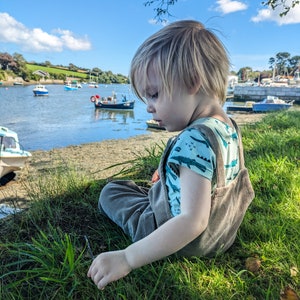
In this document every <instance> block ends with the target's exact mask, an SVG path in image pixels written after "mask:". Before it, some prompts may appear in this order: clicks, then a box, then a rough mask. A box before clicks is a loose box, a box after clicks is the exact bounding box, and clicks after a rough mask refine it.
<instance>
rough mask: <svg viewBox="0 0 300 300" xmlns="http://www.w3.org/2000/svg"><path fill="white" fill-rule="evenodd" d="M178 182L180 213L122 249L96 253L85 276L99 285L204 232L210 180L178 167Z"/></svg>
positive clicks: (208, 210) (158, 256) (104, 284)
mask: <svg viewBox="0 0 300 300" xmlns="http://www.w3.org/2000/svg"><path fill="white" fill-rule="evenodd" d="M180 184H181V214H180V215H178V216H176V217H174V218H172V219H170V220H168V221H167V222H166V223H165V224H163V225H162V226H160V227H159V228H158V229H156V230H155V231H154V232H152V233H151V234H150V235H148V236H147V237H145V238H143V239H142V240H140V241H138V242H136V243H134V244H132V245H130V246H129V247H127V248H126V249H124V250H121V251H113V252H107V253H103V254H100V255H99V256H98V257H97V258H96V259H95V260H94V262H93V263H92V265H91V267H90V269H89V272H88V276H89V277H91V278H92V279H93V280H94V282H95V284H96V285H97V286H98V287H99V288H104V287H105V286H106V285H107V284H108V283H109V282H111V281H115V280H118V279H119V278H122V277H124V276H126V275H127V274H128V273H129V272H130V271H131V270H132V269H136V268H138V267H141V266H143V265H146V264H148V263H151V262H154V261H156V260H159V259H161V258H164V257H166V256H168V255H171V254H173V253H175V252H177V251H178V250H180V249H181V248H183V247H184V246H185V245H187V244H188V243H189V242H191V241H192V240H194V239H195V238H196V237H197V236H199V235H200V234H201V233H202V232H203V231H204V229H205V228H206V226H207V223H208V219H209V214H210V204H211V184H210V181H209V180H208V179H206V178H204V177H202V176H200V175H198V174H196V173H195V172H193V171H191V170H189V169H187V168H185V167H181V168H180Z"/></svg>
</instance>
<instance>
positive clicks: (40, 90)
mask: <svg viewBox="0 0 300 300" xmlns="http://www.w3.org/2000/svg"><path fill="white" fill-rule="evenodd" d="M32 91H33V94H34V96H47V95H48V94H49V92H48V90H47V89H46V87H45V86H44V85H42V84H38V85H36V86H35V87H34V89H33V90H32Z"/></svg>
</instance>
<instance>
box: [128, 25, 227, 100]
mask: <svg viewBox="0 0 300 300" xmlns="http://www.w3.org/2000/svg"><path fill="white" fill-rule="evenodd" d="M229 65H230V63H229V59H228V55H227V51H226V49H225V47H224V45H223V44H222V42H221V41H220V40H219V39H218V38H217V37H216V35H215V34H214V33H212V32H211V31H210V30H208V29H206V28H205V27H204V26H203V25H202V24H201V23H200V22H197V21H192V20H186V21H177V22H174V23H171V24H170V25H168V26H166V27H164V28H162V29H161V30H160V31H158V32H157V33H155V34H153V35H152V36H150V37H149V38H148V39H147V40H146V41H145V42H144V43H143V44H142V45H141V46H140V47H139V48H138V50H137V52H136V54H135V55H134V57H133V59H132V62H131V70H130V79H131V84H132V87H133V90H134V92H135V93H136V95H137V96H138V97H139V98H140V99H143V98H144V96H145V95H144V94H143V93H144V89H145V88H146V86H147V78H148V71H149V67H150V66H152V67H154V69H155V72H156V74H157V75H158V76H159V80H161V86H162V88H163V92H165V93H166V94H167V95H171V94H172V91H173V89H174V86H179V87H182V88H186V89H187V90H195V89H196V91H202V92H204V93H206V94H208V95H212V96H214V97H218V99H219V101H220V103H224V101H225V100H226V90H227V80H228V75H229Z"/></svg>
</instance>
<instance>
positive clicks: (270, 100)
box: [252, 96, 294, 112]
mask: <svg viewBox="0 0 300 300" xmlns="http://www.w3.org/2000/svg"><path fill="white" fill-rule="evenodd" d="M293 103H294V101H293V100H292V101H285V100H282V99H279V98H278V97H276V96H267V98H265V99H263V100H262V101H260V102H257V103H254V104H253V105H252V110H253V112H273V111H280V110H285V109H289V108H291V107H292V106H293Z"/></svg>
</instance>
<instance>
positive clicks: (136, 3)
mask: <svg viewBox="0 0 300 300" xmlns="http://www.w3.org/2000/svg"><path fill="white" fill-rule="evenodd" d="M144 2H145V0H109V1H108V0H106V1H105V0H86V1H74V0H72V1H71V0H62V1H58V0H46V1H37V0H26V1H25V2H22V3H21V1H19V0H1V3H0V52H8V53H10V54H13V53H15V52H16V53H20V54H22V55H23V56H24V58H25V59H26V60H27V61H35V62H45V61H50V62H51V63H52V64H61V65H69V63H73V64H75V65H76V66H78V67H84V68H94V67H97V68H100V69H101V70H103V71H112V72H113V73H121V74H123V75H128V72H129V66H130V61H131V58H132V56H133V55H134V53H135V51H136V49H137V47H138V46H139V45H140V44H141V43H142V42H143V41H144V40H145V39H146V38H147V37H148V36H149V35H151V34H152V33H154V32H156V31H157V30H159V29H160V28H161V27H162V26H163V25H162V24H160V23H159V24H158V23H155V22H154V20H153V19H154V17H155V12H154V6H150V7H149V6H148V7H145V6H144ZM261 2H262V1H252V0H251V1H250V0H240V1H230V0H219V1H213V0H208V1H200V0H178V2H177V4H176V5H175V6H171V7H170V13H171V14H172V16H169V17H168V21H169V22H173V21H176V20H181V19H194V20H198V21H200V22H202V23H204V25H205V26H206V27H209V28H213V29H215V30H216V33H217V35H218V36H219V38H220V39H221V40H222V42H223V43H224V44H225V46H226V48H227V49H228V52H229V54H230V60H231V63H232V70H234V71H238V70H239V69H240V68H241V67H245V66H250V67H252V68H253V70H260V71H262V70H266V69H268V68H269V65H268V60H269V58H270V57H274V56H275V55H276V54H277V53H278V52H289V53H290V54H291V56H294V55H300V38H299V36H300V34H299V32H300V5H297V6H296V7H295V8H294V9H293V10H291V12H290V13H289V14H288V15H287V16H286V17H283V18H280V17H279V12H278V11H272V10H270V9H267V8H266V7H264V6H262V5H261ZM287 2H290V0H287Z"/></svg>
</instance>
